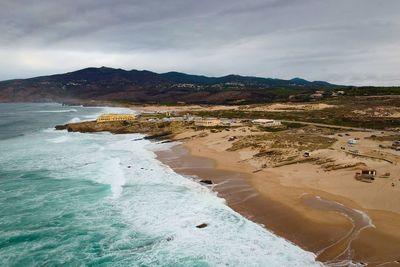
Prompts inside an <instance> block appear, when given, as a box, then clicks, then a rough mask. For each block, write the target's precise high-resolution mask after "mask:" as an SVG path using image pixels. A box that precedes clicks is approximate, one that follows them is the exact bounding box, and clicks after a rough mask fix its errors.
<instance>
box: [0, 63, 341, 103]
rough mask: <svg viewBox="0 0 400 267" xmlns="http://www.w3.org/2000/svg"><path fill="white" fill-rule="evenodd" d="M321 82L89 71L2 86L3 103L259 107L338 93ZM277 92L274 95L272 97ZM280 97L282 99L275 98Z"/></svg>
mask: <svg viewBox="0 0 400 267" xmlns="http://www.w3.org/2000/svg"><path fill="white" fill-rule="evenodd" d="M336 87H338V85H334V84H330V83H328V82H323V81H313V82H311V81H307V80H304V79H301V78H294V79H291V80H283V79H272V78H261V77H252V76H240V75H227V76H223V77H207V76H202V75H192V74H186V73H180V72H166V73H161V74H159V73H155V72H151V71H147V70H142V71H139V70H130V71H127V70H123V69H114V68H107V67H101V68H85V69H81V70H78V71H73V72H68V73H65V74H55V75H49V76H40V77H34V78H29V79H16V80H8V81H2V82H0V102H19V101H34V102H37V101H68V100H74V99H76V100H110V101H126V102H135V103H174V102H187V103H210V104H216V103H218V104H219V103H235V102H244V103H257V102H266V101H267V102H268V101H272V100H275V99H276V98H279V97H280V96H279V95H281V94H282V91H285V90H286V91H290V90H293V89H300V90H297V92H300V91H301V90H316V89H320V88H336ZM274 91H275V93H274ZM277 92H279V94H277Z"/></svg>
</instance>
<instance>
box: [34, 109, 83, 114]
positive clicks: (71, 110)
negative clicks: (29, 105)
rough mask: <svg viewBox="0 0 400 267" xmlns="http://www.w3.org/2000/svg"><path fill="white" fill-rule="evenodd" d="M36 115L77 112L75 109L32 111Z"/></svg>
mask: <svg viewBox="0 0 400 267" xmlns="http://www.w3.org/2000/svg"><path fill="white" fill-rule="evenodd" d="M33 112H36V113H66V112H78V110H76V109H60V110H37V111H33Z"/></svg>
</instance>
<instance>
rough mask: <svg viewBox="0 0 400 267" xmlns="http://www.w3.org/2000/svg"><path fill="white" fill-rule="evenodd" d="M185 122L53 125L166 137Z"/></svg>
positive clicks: (92, 122) (85, 130) (171, 134)
mask: <svg viewBox="0 0 400 267" xmlns="http://www.w3.org/2000/svg"><path fill="white" fill-rule="evenodd" d="M185 126H186V125H185V123H183V122H147V121H144V122H143V121H134V122H127V121H116V122H102V123H97V122H96V121H87V122H78V123H69V124H65V125H57V126H55V128H56V130H67V131H69V132H81V133H96V132H110V133H114V134H126V133H141V134H146V135H148V136H147V137H146V138H148V139H151V138H167V137H172V136H173V135H174V134H176V133H178V132H181V131H182V130H183V129H184V127H185Z"/></svg>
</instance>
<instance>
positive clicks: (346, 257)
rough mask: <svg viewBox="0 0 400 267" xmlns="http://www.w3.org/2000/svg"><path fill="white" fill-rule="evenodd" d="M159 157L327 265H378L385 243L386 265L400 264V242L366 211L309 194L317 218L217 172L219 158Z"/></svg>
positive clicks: (177, 149)
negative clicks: (205, 182) (209, 182)
mask: <svg viewBox="0 0 400 267" xmlns="http://www.w3.org/2000/svg"><path fill="white" fill-rule="evenodd" d="M157 155H158V157H159V159H160V160H161V161H162V162H164V163H165V164H167V165H169V166H171V167H172V168H173V169H174V170H175V171H177V172H178V173H181V174H183V175H188V176H195V177H197V179H199V180H200V179H210V180H212V181H213V183H214V185H212V186H210V187H211V188H212V189H213V190H214V191H216V192H218V195H219V196H220V197H222V198H224V199H225V200H226V201H227V204H228V205H229V206H230V207H232V208H233V209H234V210H236V211H237V212H239V213H241V214H242V215H244V216H245V217H246V218H248V219H250V220H252V221H254V222H256V223H259V224H261V225H263V226H265V228H266V229H268V230H269V231H272V232H274V233H275V234H277V235H279V236H282V237H284V238H285V239H287V240H289V241H291V242H293V243H295V244H297V245H299V246H300V247H302V248H303V249H305V250H308V251H312V252H314V253H315V254H316V255H317V256H318V258H317V259H318V260H320V261H322V262H325V263H327V264H329V265H332V266H347V265H348V264H349V263H350V262H351V260H352V259H353V260H354V259H357V261H358V262H360V263H361V262H362V263H366V262H368V263H369V266H377V265H378V264H381V263H383V262H384V261H383V260H382V259H381V257H379V254H380V253H379V252H378V256H377V253H376V250H377V249H378V248H377V247H379V244H380V243H381V242H388V244H389V246H390V245H391V244H394V245H393V246H390V247H391V248H392V249H386V248H385V247H383V248H382V250H383V251H387V255H388V256H387V257H388V260H387V265H384V266H392V265H393V264H395V265H393V266H400V265H397V263H396V262H395V261H396V260H397V257H396V256H393V255H396V253H395V252H394V251H393V249H394V250H395V249H396V248H398V247H399V245H398V244H397V243H396V242H398V241H399V240H398V239H397V238H390V237H388V236H385V235H383V234H382V233H381V232H379V231H376V229H375V228H373V225H372V224H371V221H370V218H369V217H368V216H367V215H366V214H365V213H363V212H360V211H357V210H355V209H352V208H349V207H346V206H344V205H342V204H340V203H338V202H336V201H332V200H328V199H325V198H318V197H316V195H315V194H304V195H303V196H302V197H301V198H299V203H302V205H304V206H305V207H306V208H307V209H309V213H310V214H313V216H304V214H301V213H299V212H298V211H297V210H294V209H293V208H291V207H290V206H288V205H285V204H284V202H278V201H274V200H272V199H270V198H268V197H267V196H266V195H265V194H263V193H262V192H260V191H258V190H257V188H256V187H255V186H254V185H253V184H252V182H251V177H249V176H251V175H249V174H248V173H244V172H242V173H241V172H238V171H230V170H224V169H220V168H216V162H215V161H214V160H212V159H209V158H204V157H199V156H193V155H192V154H191V153H190V152H189V150H188V149H187V148H185V147H184V146H182V145H177V146H174V147H173V148H172V149H171V150H166V151H160V152H157ZM315 218H321V219H315ZM361 231H362V232H363V234H362V235H360V233H361ZM365 233H367V234H365ZM374 239H376V241H377V244H375V246H374V245H368V243H371V244H372V243H374V242H373V241H374ZM365 243H367V246H366V245H365ZM371 250H375V251H371ZM380 256H382V255H380ZM399 258H400V257H399Z"/></svg>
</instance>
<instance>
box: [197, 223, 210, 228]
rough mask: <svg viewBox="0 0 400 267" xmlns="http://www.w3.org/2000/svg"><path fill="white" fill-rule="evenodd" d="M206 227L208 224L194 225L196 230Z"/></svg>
mask: <svg viewBox="0 0 400 267" xmlns="http://www.w3.org/2000/svg"><path fill="white" fill-rule="evenodd" d="M207 226H208V224H206V223H202V224H199V225H196V227H197V228H206V227H207Z"/></svg>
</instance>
